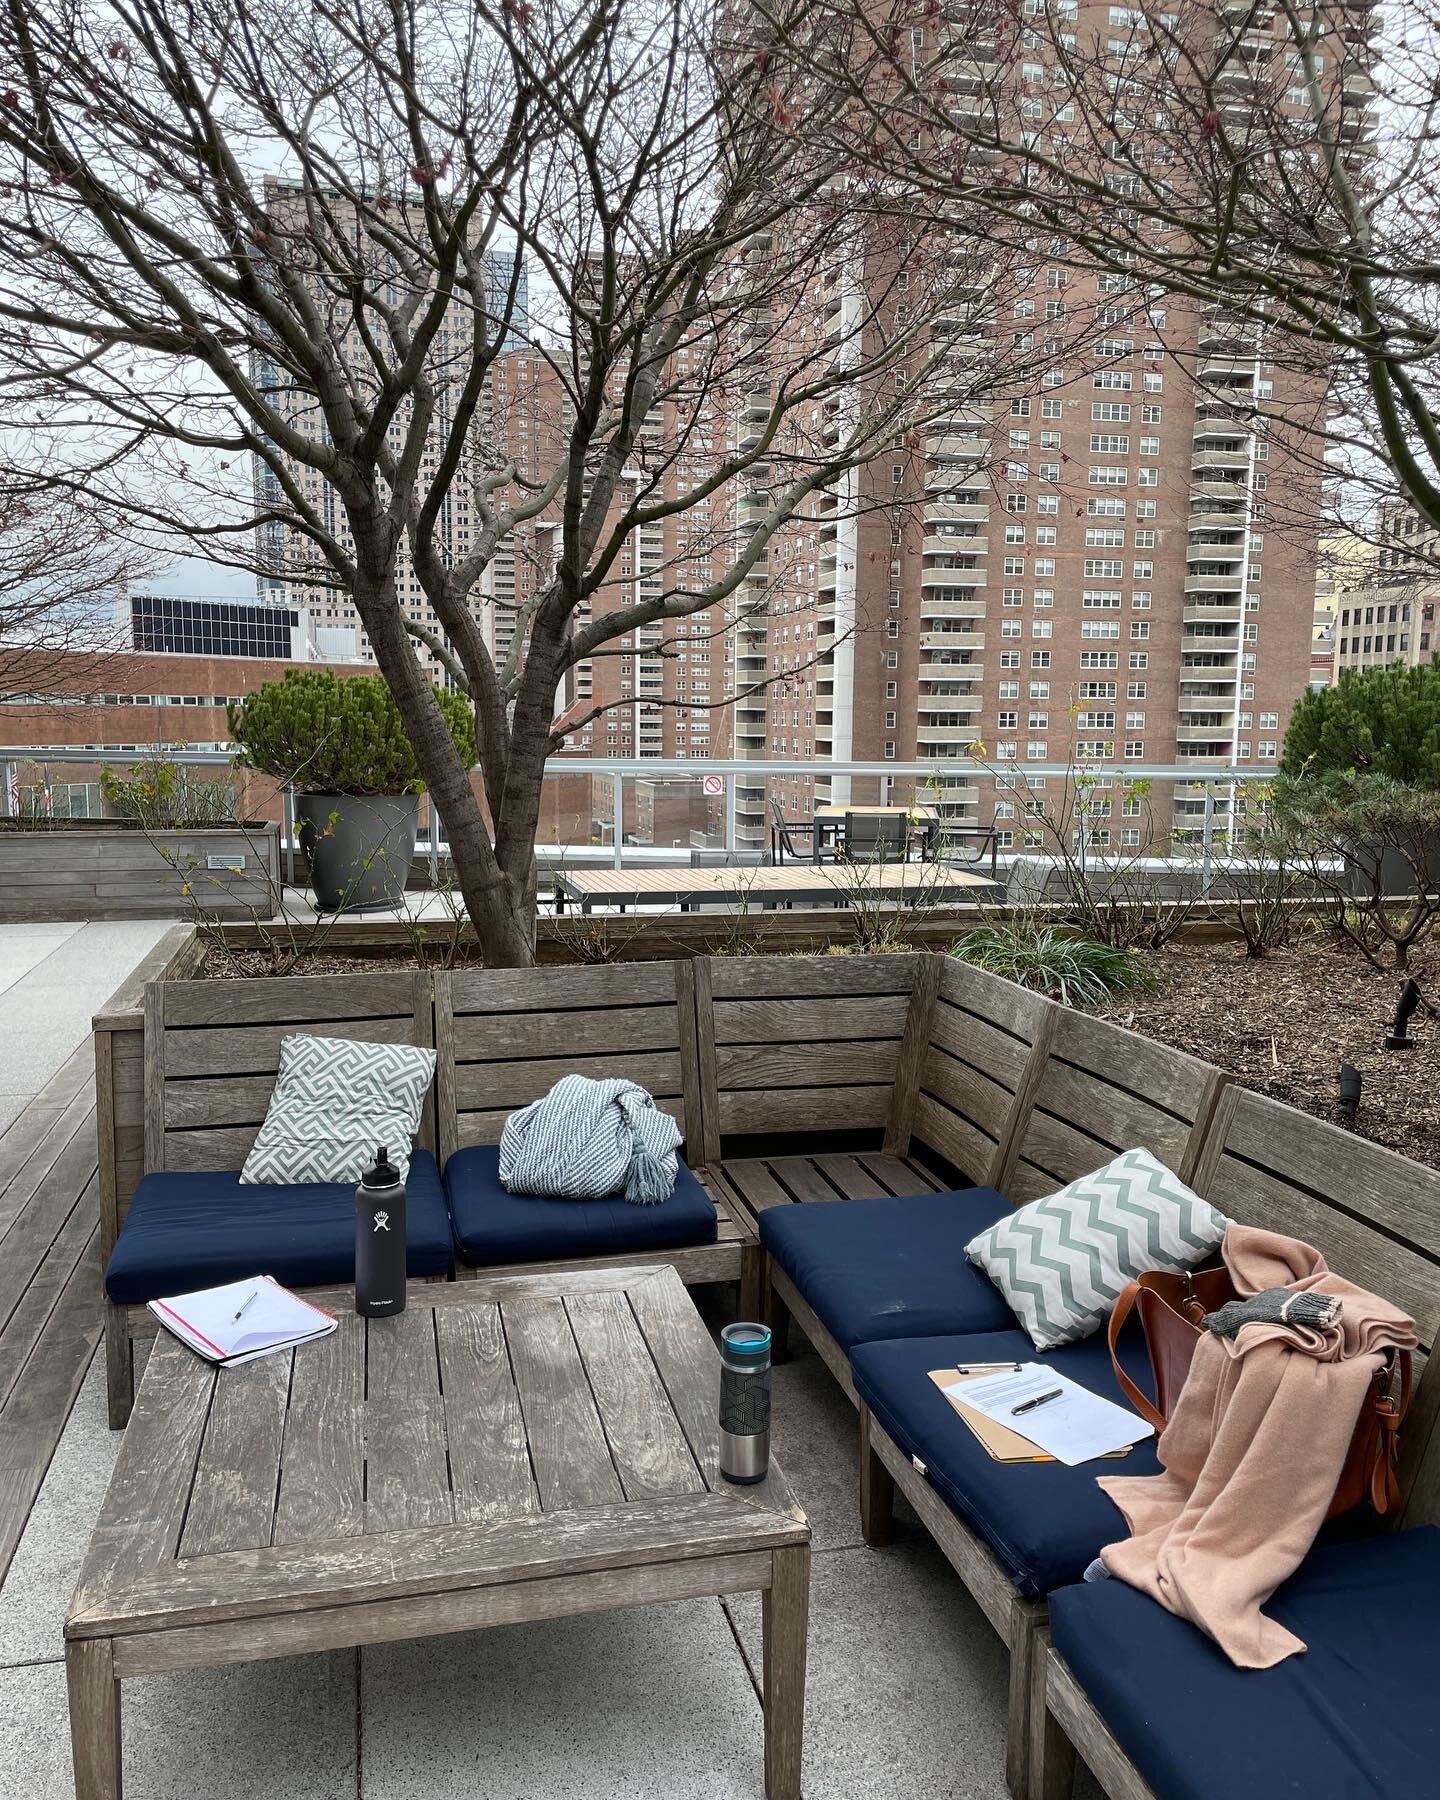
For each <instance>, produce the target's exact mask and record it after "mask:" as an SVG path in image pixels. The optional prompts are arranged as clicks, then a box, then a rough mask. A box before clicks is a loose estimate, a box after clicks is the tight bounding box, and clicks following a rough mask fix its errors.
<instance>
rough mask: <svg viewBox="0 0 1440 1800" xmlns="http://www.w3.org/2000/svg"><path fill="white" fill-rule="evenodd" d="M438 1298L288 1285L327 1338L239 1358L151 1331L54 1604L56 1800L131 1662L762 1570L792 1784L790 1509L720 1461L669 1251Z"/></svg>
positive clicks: (621, 1602)
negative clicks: (321, 1313) (60, 1699)
mask: <svg viewBox="0 0 1440 1800" xmlns="http://www.w3.org/2000/svg"><path fill="white" fill-rule="evenodd" d="M433 1295H434V1298H433V1300H431V1299H430V1298H429V1297H428V1296H427V1298H426V1300H425V1301H424V1302H422V1303H421V1304H419V1305H417V1304H415V1302H414V1300H413V1299H412V1301H411V1304H410V1306H409V1307H408V1309H407V1310H406V1311H405V1312H404V1313H402V1314H400V1315H399V1316H398V1317H396V1318H393V1319H383V1320H368V1321H367V1320H364V1319H361V1318H358V1317H357V1316H356V1314H355V1313H354V1312H353V1310H349V1309H350V1308H351V1307H352V1306H353V1295H352V1294H349V1293H348V1292H347V1291H346V1290H336V1291H335V1292H334V1293H333V1294H323V1293H322V1294H316V1295H313V1296H309V1297H311V1298H314V1299H315V1300H316V1301H317V1303H318V1304H320V1305H322V1306H326V1307H328V1308H329V1309H330V1310H331V1311H333V1312H335V1313H336V1314H337V1316H339V1319H340V1325H339V1329H338V1330H337V1331H336V1332H335V1333H334V1334H333V1335H332V1336H330V1337H327V1338H323V1339H320V1340H319V1341H317V1342H315V1343H311V1344H306V1345H301V1346H300V1347H299V1348H297V1349H294V1350H291V1351H285V1352H281V1353H279V1354H276V1355H274V1356H268V1357H265V1358H263V1359H261V1360H260V1361H257V1362H252V1363H248V1364H244V1365H241V1366H239V1367H235V1368H228V1369H217V1368H216V1367H214V1366H213V1365H212V1364H210V1363H208V1362H205V1361H203V1360H202V1359H201V1358H200V1357H198V1356H196V1355H194V1354H193V1353H192V1352H191V1351H190V1350H188V1349H186V1348H185V1347H184V1346H183V1345H182V1344H181V1343H179V1342H178V1340H176V1339H175V1338H172V1337H170V1336H168V1335H167V1334H166V1333H164V1332H162V1333H161V1334H160V1336H159V1338H158V1339H157V1340H156V1343H155V1347H154V1349H153V1351H152V1352H151V1356H150V1361H149V1364H148V1366H147V1368H146V1371H145V1379H144V1381H143V1383H142V1384H141V1388H140V1392H139V1394H138V1396H137V1398H136V1401H135V1410H134V1413H133V1414H132V1416H131V1419H130V1424H129V1428H128V1429H127V1431H126V1433H125V1441H124V1443H123V1444H122V1446H121V1449H120V1457H119V1461H118V1462H117V1464H116V1468H115V1474H114V1477H113V1479H112V1481H111V1483H110V1488H109V1491H108V1493H107V1495H106V1498H105V1504H104V1506H103V1508H102V1510H101V1514H100V1519H99V1523H98V1524H97V1525H96V1528H95V1533H94V1536H93V1538H92V1540H91V1543H90V1548H89V1552H88V1554H87V1556H86V1559H85V1564H84V1568H83V1571H82V1573H81V1576H80V1581H79V1585H78V1586H77V1588H76V1590H75V1597H74V1600H73V1601H72V1603H71V1607H70V1614H69V1617H68V1618H67V1620H66V1623H65V1638H66V1647H65V1662H66V1673H67V1677H68V1683H69V1691H70V1736H71V1744H72V1748H73V1753H74V1761H75V1792H76V1796H77V1800H120V1792H121V1757H120V1683H121V1682H122V1681H123V1680H125V1679H127V1678H129V1677H131V1676H136V1675H149V1674H155V1673H158V1672H161V1671H173V1670H181V1669H198V1668H205V1667H209V1666H211V1665H214V1664H224V1663H233V1662H247V1661H252V1660H255V1659H258V1658H263V1657H272V1656H291V1655H294V1654H296V1653H297V1652H300V1651H309V1650H330V1649H339V1648H345V1647H349V1646H354V1645H361V1644H377V1643H385V1642H389V1641H393V1640H397V1639H404V1638H421V1637H432V1636H437V1635H439V1634H442V1633H445V1632H452V1631H471V1630H474V1629H476V1628H477V1627H480V1626H488V1625H508V1624H515V1623H519V1622H522V1621H527V1620H535V1619H548V1618H557V1617H562V1616H564V1615H567V1614H572V1613H582V1612H595V1611H608V1610H610V1609H612V1608H618V1607H627V1606H638V1605H642V1604H645V1603H648V1602H654V1601H661V1600H680V1599H694V1598H696V1597H698V1596H703V1595H720V1594H732V1593H740V1592H746V1591H753V1590H756V1589H758V1590H759V1591H760V1592H761V1594H762V1596H763V1602H762V1615H763V1629H764V1656H763V1669H764V1673H763V1689H764V1692H763V1700H764V1709H765V1787H766V1793H767V1795H768V1796H769V1800H799V1795H800V1747H801V1730H802V1723H803V1714H804V1701H805V1638H806V1627H807V1620H808V1608H809V1586H810V1527H809V1524H808V1523H807V1521H806V1518H805V1515H804V1513H803V1512H802V1511H801V1510H800V1508H799V1506H798V1505H797V1504H796V1502H795V1501H794V1499H793V1498H792V1497H791V1494H790V1489H789V1487H788V1485H787V1484H786V1481H785V1478H784V1476H783V1475H782V1474H781V1473H780V1471H779V1469H778V1468H777V1467H776V1466H775V1464H774V1462H773V1461H772V1463H771V1464H770V1472H769V1474H768V1476H767V1477H766V1479H765V1480H764V1481H762V1482H760V1483H758V1484H756V1485H754V1486H750V1487H736V1486H732V1485H731V1484H730V1483H728V1482H726V1481H725V1480H724V1479H723V1478H722V1477H721V1475H720V1473H719V1467H718V1440H719V1423H718V1408H719V1383H720V1376H719V1357H718V1354H717V1352H716V1349H715V1346H714V1343H713V1341H712V1339H711V1337H710V1334H709V1332H708V1331H707V1330H706V1328H705V1326H704V1324H703V1322H702V1321H701V1319H700V1316H699V1314H698V1313H697V1312H696V1310H695V1307H694V1305H693V1304H692V1302H691V1300H690V1296H689V1295H688V1294H687V1292H686V1291H685V1288H684V1286H683V1285H682V1283H681V1281H680V1278H679V1276H678V1275H677V1274H676V1273H675V1271H674V1269H672V1268H670V1267H669V1266H668V1265H666V1266H661V1267H636V1268H620V1269H602V1270H575V1271H571V1272H568V1273H566V1272H560V1273H553V1274H540V1275H508V1276H507V1275H483V1276H480V1277H479V1278H477V1279H473V1280H463V1281H454V1282H441V1283H437V1284H435V1285H434V1288H433ZM263 1754H264V1750H263V1746H261V1745H257V1746H256V1755H257V1756H263ZM246 1785H247V1783H246V1779H245V1775H244V1771H243V1770H239V1769H237V1770H236V1772H235V1781H234V1786H235V1787H236V1789H237V1790H240V1791H243V1790H244V1788H245V1787H246Z"/></svg>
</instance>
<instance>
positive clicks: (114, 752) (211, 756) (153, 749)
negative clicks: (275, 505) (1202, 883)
mask: <svg viewBox="0 0 1440 1800" xmlns="http://www.w3.org/2000/svg"><path fill="white" fill-rule="evenodd" d="M157 757H159V758H163V759H164V760H166V761H169V762H174V763H180V764H185V765H193V766H195V767H200V768H228V767H230V766H231V764H232V762H233V756H232V753H231V752H229V751H226V750H196V749H192V748H189V747H188V746H185V745H174V746H171V745H165V744H156V745H152V746H147V747H145V748H144V749H130V750H118V749H104V748H102V749H95V748H93V747H91V748H86V747H84V746H82V745H74V744H56V745H47V744H0V817H3V816H6V815H8V813H9V811H10V784H11V777H12V770H13V766H14V765H15V764H16V763H22V762H33V763H41V764H43V763H101V762H121V763H136V762H149V761H151V760H153V759H155V758H157ZM476 766H477V767H478V764H477V765H476ZM548 772H549V773H552V774H556V775H565V774H568V775H577V774H579V775H585V774H588V775H591V776H595V777H601V778H605V779H608V780H610V781H611V782H612V783H613V788H614V808H615V811H614V820H615V825H614V845H613V860H614V866H615V867H616V868H617V869H620V868H623V867H624V852H625V841H624V839H625V832H624V819H625V804H624V802H625V783H626V781H627V780H632V779H633V780H647V779H648V780H654V779H656V778H657V777H665V778H667V779H670V778H681V779H686V780H701V779H703V778H704V777H705V776H718V777H720V778H721V780H722V781H723V783H724V790H723V798H724V802H725V848H726V851H727V852H728V853H729V854H730V855H732V856H733V855H734V854H735V853H736V852H737V850H738V833H737V826H736V815H737V807H736V797H737V790H738V788H739V787H740V785H741V783H742V778H743V777H746V776H755V777H764V776H770V775H782V776H800V777H803V778H805V779H807V780H811V781H833V780H837V779H841V780H843V779H848V778H850V777H852V776H860V777H863V778H873V779H878V780H879V781H880V782H881V784H882V786H881V796H882V800H883V799H884V798H886V797H887V796H888V792H889V784H890V782H892V781H893V780H895V779H896V778H897V777H902V778H909V777H916V778H918V779H920V780H924V781H932V780H935V779H937V778H943V779H945V780H946V781H947V782H948V781H953V780H955V779H957V778H962V777H964V776H967V775H969V776H971V777H974V778H977V779H983V780H990V781H1003V780H1005V779H1006V778H1007V777H1009V778H1010V779H1011V780H1012V781H1014V782H1016V783H1019V782H1020V781H1021V780H1022V779H1028V778H1030V777H1036V776H1038V777H1043V778H1045V779H1047V780H1048V779H1053V778H1056V777H1060V778H1064V779H1073V778H1074V777H1075V776H1077V775H1084V776H1085V777H1086V778H1087V779H1090V780H1092V781H1094V782H1096V783H1098V784H1103V785H1110V784H1113V783H1115V782H1117V781H1152V782H1153V781H1165V782H1174V783H1176V784H1177V785H1180V786H1185V787H1200V788H1203V789H1204V811H1203V816H1202V819H1201V843H1202V857H1203V862H1204V866H1205V870H1206V882H1207V885H1208V879H1209V871H1210V867H1211V864H1212V860H1213V847H1214V846H1213V838H1214V832H1215V824H1216V808H1215V793H1216V789H1217V788H1223V787H1234V786H1235V785H1236V784H1237V783H1239V782H1243V781H1256V780H1264V779H1266V777H1267V774H1270V773H1273V771H1264V770H1260V769H1258V768H1254V767H1242V766H1240V765H1238V764H1226V765H1225V766H1223V767H1220V768H1216V767H1214V766H1207V767H1205V768H1203V769H1196V768H1189V767H1186V766H1185V765H1183V764H1177V763H1126V762H1118V763H1117V762H1106V763H1083V764H1077V763H1032V762H1024V763H1021V762H999V763H991V762H987V761H984V760H982V759H980V758H977V757H955V758H953V759H952V758H946V759H945V760H944V761H943V762H863V761H851V762H829V761H824V762H822V761H817V760H815V759H813V758H812V759H808V760H802V759H800V758H796V757H791V758H788V759H787V758H783V757H767V758H764V759H756V760H754V761H750V760H745V759H727V758H714V759H710V758H706V759H705V760H703V761H702V760H701V759H699V758H698V757H697V758H694V759H691V758H689V757H685V758H680V757H614V756H563V755H562V756H555V757H552V758H551V759H550V765H549V771H548ZM715 797H716V798H719V797H720V796H715ZM283 802H284V827H283V829H284V838H285V844H286V850H287V866H288V867H289V868H290V869H291V871H292V873H293V866H294V838H295V807H294V790H293V788H289V787H287V788H285V789H284V790H283ZM976 823H977V824H983V823H984V822H983V821H976ZM1081 832H1082V844H1081V851H1080V854H1081V862H1082V865H1083V863H1084V861H1085V859H1086V855H1087V846H1086V845H1085V843H1084V842H1083V836H1084V822H1083V820H1082V821H1081ZM441 843H442V839H441V836H440V827H439V821H438V819H437V818H436V815H435V809H434V808H433V807H432V808H431V809H430V830H429V841H428V844H427V854H428V856H429V860H430V867H431V872H432V876H433V875H437V874H438V869H439V862H440V856H441Z"/></svg>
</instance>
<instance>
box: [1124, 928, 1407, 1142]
mask: <svg viewBox="0 0 1440 1800" xmlns="http://www.w3.org/2000/svg"><path fill="white" fill-rule="evenodd" d="M1147 960H1149V961H1150V962H1152V963H1153V964H1154V965H1155V966H1156V968H1157V969H1158V970H1159V972H1160V975H1161V986H1160V987H1159V988H1158V989H1157V990H1156V992H1154V993H1153V994H1144V995H1139V996H1135V995H1127V996H1126V997H1125V998H1124V999H1123V1000H1118V1001H1116V1002H1115V1003H1114V1004H1112V1005H1110V1006H1108V1007H1105V1008H1102V1009H1101V1016H1102V1017H1104V1018H1110V1019H1113V1020H1115V1022H1116V1023H1117V1024H1121V1025H1129V1026H1132V1027H1133V1028H1134V1029H1135V1030H1136V1031H1140V1032H1143V1033H1144V1035H1145V1036H1146V1037H1151V1038H1156V1039H1158V1040H1159V1041H1160V1042H1161V1043H1163V1044H1171V1045H1173V1046H1174V1048H1175V1049H1177V1050H1188V1051H1189V1052H1190V1054H1191V1055H1192V1056H1199V1057H1203V1058H1204V1060H1205V1061H1206V1062H1212V1063H1218V1064H1219V1065H1220V1067H1221V1068H1223V1069H1228V1070H1229V1071H1230V1073H1231V1074H1232V1075H1234V1076H1235V1077H1236V1079H1237V1080H1239V1081H1242V1082H1244V1084H1245V1086H1246V1087H1250V1088H1255V1089H1257V1090H1258V1091H1259V1092H1260V1093H1262V1094H1270V1095H1273V1096H1274V1098H1275V1099H1277V1100H1283V1101H1285V1102H1286V1104H1287V1105H1290V1106H1296V1107H1299V1108H1301V1110H1303V1111H1305V1112H1309V1113H1314V1114H1315V1115H1316V1116H1317V1117H1319V1118H1322V1119H1334V1118H1335V1099H1336V1083H1337V1080H1338V1077H1339V1073H1340V1064H1341V1063H1342V1062H1348V1063H1353V1064H1354V1066H1355V1067H1356V1068H1357V1069H1358V1070H1359V1071H1360V1074H1361V1076H1362V1078H1363V1081H1364V1090H1363V1093H1362V1096H1361V1100H1360V1109H1359V1112H1358V1114H1357V1116H1356V1120H1355V1127H1354V1128H1355V1130H1356V1132H1357V1133H1359V1134H1360V1135H1361V1136H1363V1137H1367V1138H1371V1139H1373V1141H1374V1142H1375V1143H1377V1144H1385V1145H1387V1146H1388V1147H1389V1148H1390V1149H1392V1150H1399V1151H1400V1152H1402V1154H1404V1155H1405V1156H1409V1157H1413V1158H1414V1159H1415V1160H1416V1161H1417V1162H1423V1163H1429V1164H1430V1165H1431V1166H1432V1167H1436V1168H1440V1020H1437V1019H1436V1018H1434V1017H1432V1016H1431V1015H1430V1014H1429V1013H1427V1012H1426V1010H1425V1009H1424V1007H1421V1008H1420V1010H1419V1011H1418V1012H1416V1014H1415V1016H1414V1017H1413V1018H1412V1019H1411V1021H1410V1032H1411V1035H1412V1036H1413V1037H1414V1038H1415V1039H1416V1047H1415V1048H1414V1049H1413V1050H1386V1049H1385V1048H1384V1044H1385V1032H1386V1030H1387V1028H1388V1026H1389V1024H1390V1021H1391V1019H1392V1018H1393V1017H1394V1013H1395V1003H1396V1000H1397V999H1398V998H1399V993H1400V987H1401V983H1402V982H1403V980H1404V977H1403V976H1402V975H1397V974H1394V973H1386V974H1381V973H1379V972H1378V971H1376V970H1374V969H1372V968H1371V967H1370V965H1369V964H1368V963H1366V962H1365V961H1364V959H1363V958H1362V957H1359V956H1356V955H1354V954H1353V953H1348V952H1346V951H1344V950H1342V949H1337V948H1335V947H1333V946H1331V945H1330V944H1329V943H1328V942H1326V941H1325V940H1323V939H1319V938H1314V939H1311V940H1309V941H1308V942H1306V943H1304V944H1301V945H1297V946H1295V947H1293V948H1290V949H1284V950H1276V951H1272V952H1271V953H1270V955H1268V956H1266V957H1262V958H1258V959H1254V958H1250V957H1247V956H1246V955H1245V953H1244V947H1243V945H1238V944H1232V943H1219V944H1185V945H1178V946H1172V947H1170V948H1167V949H1164V950H1158V951H1152V952H1150V953H1148V957H1147ZM1412 960H1413V963H1414V966H1413V967H1412V968H1411V969H1410V970H1409V973H1410V974H1411V975H1413V976H1414V977H1415V979H1416V981H1418V982H1419V984H1420V986H1421V989H1422V990H1423V992H1424V994H1425V997H1426V999H1427V1000H1429V1001H1431V1002H1432V1003H1433V1004H1435V1005H1436V1006H1437V1007H1440V950H1434V951H1431V952H1430V953H1429V954H1428V955H1427V956H1419V957H1415V958H1413V959H1412Z"/></svg>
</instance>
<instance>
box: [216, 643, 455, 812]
mask: <svg viewBox="0 0 1440 1800" xmlns="http://www.w3.org/2000/svg"><path fill="white" fill-rule="evenodd" d="M435 698H436V699H437V700H438V701H439V703H440V710H441V712H443V713H444V715H445V723H446V724H447V725H448V726H449V727H450V735H451V737H452V738H454V740H455V747H456V749H457V750H458V751H459V752H460V755H461V757H462V758H463V760H464V762H465V766H466V767H467V768H470V767H471V766H472V765H473V764H474V762H475V760H476V755H477V751H476V745H475V719H474V715H473V714H472V713H471V710H470V705H469V702H468V701H467V700H466V699H465V698H464V697H463V695H460V694H449V693H445V692H444V691H443V690H441V689H439V688H437V689H436V690H435ZM230 736H231V737H232V738H233V739H234V741H235V744H236V745H237V747H238V750H237V755H236V762H237V764H238V766H239V767H241V768H246V769H258V770H259V771H260V772H261V773H262V774H264V775H272V776H274V777H275V778H276V779H277V780H279V781H285V782H289V783H291V784H292V785H293V786H295V787H297V788H300V789H301V790H303V791H304V792H305V793H310V794H420V793H423V792H424V791H425V783H424V782H423V781H422V779H421V777H420V769H419V765H418V764H417V763H416V761H415V752H414V751H413V750H412V749H411V747H410V740H409V738H408V737H407V736H406V735H405V727H404V725H403V724H402V723H401V720H400V709H399V708H398V707H397V706H396V704H395V701H394V699H393V698H392V696H391V693H390V690H389V688H388V687H387V686H386V685H385V682H384V679H383V678H382V677H381V676H379V675H345V676H342V675H335V674H332V673H331V672H330V671H329V670H328V669H290V670H287V672H286V674H285V676H284V678H283V679H282V680H280V681H267V682H264V683H262V684H261V686H259V687H258V688H256V690H255V692H254V693H253V694H251V695H250V696H249V698H248V699H246V700H244V701H242V702H241V703H240V704H239V705H235V704H233V703H232V705H231V707H230Z"/></svg>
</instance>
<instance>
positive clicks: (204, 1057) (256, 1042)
mask: <svg viewBox="0 0 1440 1800" xmlns="http://www.w3.org/2000/svg"><path fill="white" fill-rule="evenodd" d="M296 1032H303V1033H306V1034H307V1035H310V1036H314V1037H337V1038H350V1039H354V1040H355V1041H357V1042H360V1043H374V1044H416V1045H419V1046H421V1047H424V1048H431V1047H433V1044H434V1029H433V1015H432V1008H431V1001H430V978H429V976H428V975H426V974H424V973H422V972H420V971H382V972H377V973H374V974H364V975H353V976H334V975H322V976H314V977H298V978H295V977H284V978H281V977H275V978H273V979H272V978H262V979H259V980H253V981H251V980H246V981H163V982H151V983H149V984H148V985H147V986H146V989H145V1071H144V1082H145V1167H146V1168H147V1169H178V1170H198V1169H236V1168H239V1166H240V1165H241V1164H242V1163H243V1162H244V1160H245V1158H246V1156H247V1155H248V1154H249V1151H250V1147H251V1145H253V1143H254V1142H255V1136H256V1133H257V1132H258V1131H259V1129H260V1126H261V1123H262V1122H263V1120H264V1118H265V1114H266V1111H267V1109H268V1108H269V1105H270V1097H271V1094H272V1093H273V1091H274V1087H275V1074H276V1071H277V1070H278V1069H279V1067H280V1045H281V1042H282V1041H283V1039H285V1038H287V1037H290V1036H292V1035H294V1034H295V1033H296ZM419 1142H420V1144H421V1145H422V1146H423V1147H424V1148H426V1149H429V1150H433V1149H434V1147H435V1100H434V1088H433V1086H432V1088H431V1091H430V1094H429V1095H428V1096H427V1097H426V1102H425V1106H424V1109H423V1110H422V1112H421V1123H420V1133H419Z"/></svg>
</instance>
